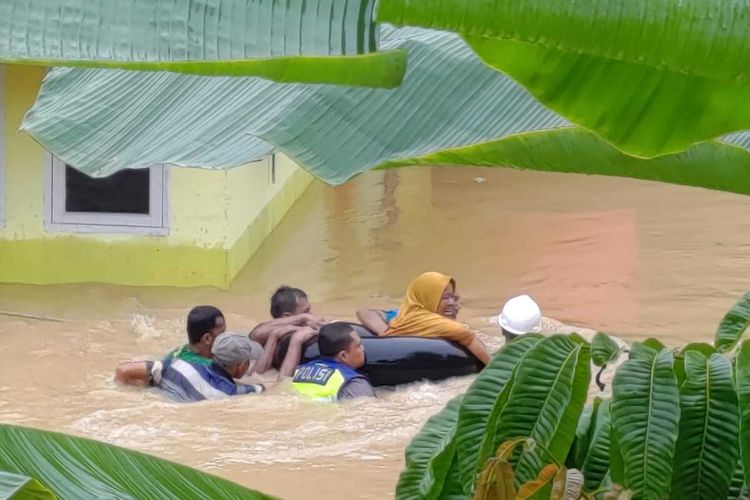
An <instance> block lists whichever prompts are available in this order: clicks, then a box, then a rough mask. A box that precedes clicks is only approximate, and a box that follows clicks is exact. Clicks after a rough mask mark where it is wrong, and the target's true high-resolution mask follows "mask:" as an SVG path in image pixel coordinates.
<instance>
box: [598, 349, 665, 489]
mask: <svg viewBox="0 0 750 500" xmlns="http://www.w3.org/2000/svg"><path fill="white" fill-rule="evenodd" d="M654 347H659V344H658V343H657V342H655V341H653V340H651V341H646V342H644V343H642V344H641V343H637V342H636V343H634V344H633V345H632V346H631V351H630V358H629V359H628V361H626V362H625V363H624V364H623V365H622V366H621V367H620V368H619V369H618V370H617V373H616V374H615V378H614V382H613V387H612V429H613V434H615V436H616V437H615V438H613V441H614V443H612V446H613V448H615V450H616V451H615V452H616V453H620V454H621V457H622V463H623V466H624V481H623V482H624V486H625V487H626V488H627V489H629V490H633V491H634V492H635V495H636V496H637V497H639V498H646V499H652V498H653V499H656V498H662V497H664V496H665V495H666V494H667V492H668V491H669V487H670V480H671V477H672V462H673V459H674V450H675V443H676V441H677V434H678V426H679V419H680V407H679V392H678V389H677V381H676V379H675V375H674V371H673V369H672V353H671V352H669V351H668V350H667V349H664V348H661V349H660V350H657V349H655V348H654ZM615 443H616V444H615ZM613 462H614V459H613ZM618 468H619V467H618ZM612 472H613V474H612V479H613V480H614V481H617V482H619V479H620V477H619V476H620V471H618V470H617V469H615V467H614V463H613V469H612Z"/></svg>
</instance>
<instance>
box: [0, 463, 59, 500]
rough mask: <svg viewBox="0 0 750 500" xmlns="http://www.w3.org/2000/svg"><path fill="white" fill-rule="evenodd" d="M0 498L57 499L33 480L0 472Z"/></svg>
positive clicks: (10, 499)
mask: <svg viewBox="0 0 750 500" xmlns="http://www.w3.org/2000/svg"><path fill="white" fill-rule="evenodd" d="M0 498H2V499H3V500H5V499H8V500H13V499H18V500H22V499H23V500H29V499H33V500H54V499H56V498H57V497H56V496H55V494H54V493H52V492H51V491H50V490H49V489H47V488H46V487H45V486H44V485H43V484H42V483H40V482H39V481H37V480H36V479H34V478H31V477H28V476H22V475H20V474H12V473H10V472H3V471H1V470H0Z"/></svg>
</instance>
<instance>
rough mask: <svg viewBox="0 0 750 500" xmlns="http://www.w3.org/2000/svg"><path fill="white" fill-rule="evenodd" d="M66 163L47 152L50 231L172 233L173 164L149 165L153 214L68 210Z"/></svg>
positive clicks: (46, 201) (46, 217)
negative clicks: (171, 179)
mask: <svg viewBox="0 0 750 500" xmlns="http://www.w3.org/2000/svg"><path fill="white" fill-rule="evenodd" d="M65 170H66V164H65V162H64V161H62V160H60V159H58V158H57V157H55V156H54V155H52V154H51V153H46V154H45V182H44V183H45V190H44V195H45V196H44V212H45V215H44V227H45V229H46V230H47V231H50V232H73V233H126V234H139V235H156V236H164V235H167V234H169V210H168V209H169V167H168V166H167V165H158V166H154V167H150V168H149V172H150V175H149V211H150V213H149V214H123V213H101V212H68V211H67V210H66V209H65V196H66V194H67V190H66V183H65V175H66V174H65Z"/></svg>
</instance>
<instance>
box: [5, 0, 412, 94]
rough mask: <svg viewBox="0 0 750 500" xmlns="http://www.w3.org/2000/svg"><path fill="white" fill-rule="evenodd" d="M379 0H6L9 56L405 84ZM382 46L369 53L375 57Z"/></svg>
mask: <svg viewBox="0 0 750 500" xmlns="http://www.w3.org/2000/svg"><path fill="white" fill-rule="evenodd" d="M374 5H375V0H337V1H334V2H332V1H331V0H287V1H286V2H284V3H281V2H279V1H278V0H255V1H251V0H222V1H217V0H96V1H92V0H32V1H29V0H5V1H3V2H0V63H9V64H31V65H40V66H75V67H103V68H123V69H128V70H138V71H174V72H178V73H193V74H199V75H212V76H215V75H225V76H259V77H263V78H267V79H270V80H275V81H279V82H305V83H335V84H343V85H366V86H378V87H389V88H391V87H395V86H397V85H398V84H399V83H400V82H401V78H402V77H403V75H404V71H405V69H406V54H405V53H403V52H400V51H396V52H389V53H375V51H376V50H377V27H376V25H375V23H374V22H373V8H374ZM368 53H372V54H369V55H365V54H368Z"/></svg>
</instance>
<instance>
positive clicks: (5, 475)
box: [0, 424, 273, 500]
mask: <svg viewBox="0 0 750 500" xmlns="http://www.w3.org/2000/svg"><path fill="white" fill-rule="evenodd" d="M0 498H12V499H18V500H24V499H28V498H35V499H53V498H164V499H174V500H177V499H182V498H236V499H247V500H263V499H271V498H273V497H270V496H268V495H264V494H262V493H258V492H257V491H253V490H249V489H247V488H245V487H243V486H240V485H238V484H236V483H233V482H231V481H227V480H225V479H221V478H219V477H216V476H214V475H211V474H207V473H205V472H201V471H198V470H195V469H191V468H189V467H185V466H184V465H178V464H175V463H172V462H169V461H166V460H162V459H159V458H156V457H153V456H150V455H146V454H144V453H139V452H136V451H131V450H126V449H124V448H120V447H117V446H112V445H109V444H105V443H100V442H97V441H93V440H91V439H85V438H80V437H75V436H70V435H67V434H60V433H56V432H48V431H42V430H37V429H30V428H27V427H19V426H14V425H6V424H0Z"/></svg>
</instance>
